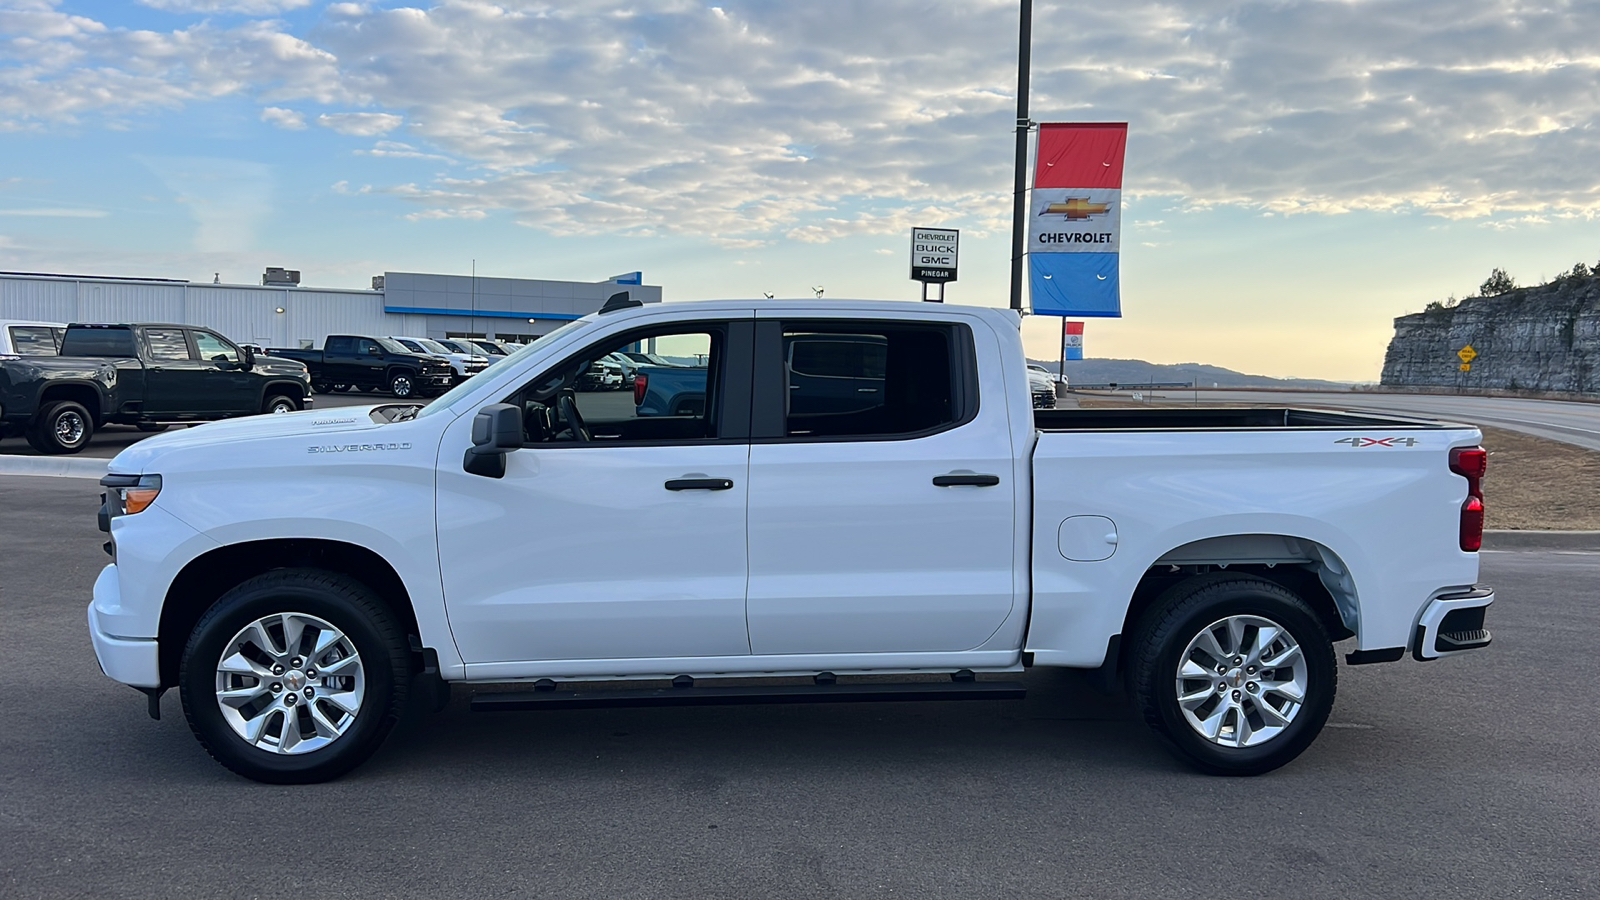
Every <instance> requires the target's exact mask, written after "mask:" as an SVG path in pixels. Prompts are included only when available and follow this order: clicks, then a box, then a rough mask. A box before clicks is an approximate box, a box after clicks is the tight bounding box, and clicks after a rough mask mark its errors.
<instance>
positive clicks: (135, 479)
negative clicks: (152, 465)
mask: <svg viewBox="0 0 1600 900" xmlns="http://www.w3.org/2000/svg"><path fill="white" fill-rule="evenodd" d="M100 485H101V486H102V487H104V488H105V489H106V507H105V508H106V523H107V525H108V526H109V524H110V520H111V519H115V518H116V517H117V516H131V515H133V514H134V513H141V512H144V511H145V510H146V509H149V508H150V504H152V503H154V502H156V497H158V496H160V494H161V476H160V475H107V476H106V477H104V478H102V479H100Z"/></svg>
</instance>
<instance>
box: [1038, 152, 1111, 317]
mask: <svg viewBox="0 0 1600 900" xmlns="http://www.w3.org/2000/svg"><path fill="white" fill-rule="evenodd" d="M1127 144H1128V125H1127V123H1125V122H1091V123H1076V124H1072V123H1054V124H1041V125H1040V126H1039V152H1038V159H1037V161H1036V163H1035V166H1034V175H1033V207H1032V209H1031V211H1030V215H1029V220H1030V221H1031V225H1030V227H1029V229H1028V261H1029V264H1030V265H1029V269H1030V272H1031V277H1030V279H1029V292H1030V294H1031V295H1032V298H1033V311H1034V312H1035V313H1039V314H1042V315H1049V316H1085V317H1087V316H1099V317H1120V316H1121V315H1122V298H1121V292H1120V290H1119V278H1118V266H1117V255H1118V248H1119V247H1120V245H1121V240H1122V236H1121V232H1122V159H1123V151H1124V150H1125V149H1126V148H1127Z"/></svg>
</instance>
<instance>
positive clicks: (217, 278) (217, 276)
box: [211, 272, 222, 284]
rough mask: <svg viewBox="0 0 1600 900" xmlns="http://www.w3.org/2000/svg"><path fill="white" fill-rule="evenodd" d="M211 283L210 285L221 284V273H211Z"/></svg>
mask: <svg viewBox="0 0 1600 900" xmlns="http://www.w3.org/2000/svg"><path fill="white" fill-rule="evenodd" d="M211 283H212V284H221V283H222V273H221V272H212V273H211Z"/></svg>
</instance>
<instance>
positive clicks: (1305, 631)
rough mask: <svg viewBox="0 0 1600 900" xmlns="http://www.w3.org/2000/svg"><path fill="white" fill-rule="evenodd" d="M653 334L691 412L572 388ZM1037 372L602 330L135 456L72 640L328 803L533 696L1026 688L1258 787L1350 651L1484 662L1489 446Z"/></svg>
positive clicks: (946, 307) (116, 464) (1015, 336)
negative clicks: (1155, 400) (410, 400)
mask: <svg viewBox="0 0 1600 900" xmlns="http://www.w3.org/2000/svg"><path fill="white" fill-rule="evenodd" d="M629 307H633V308H629ZM650 339H659V340H661V341H662V343H663V344H671V345H672V346H674V348H675V350H674V352H675V353H676V352H685V351H684V350H680V349H676V348H691V345H692V349H693V353H694V355H695V356H696V357H697V358H698V357H699V356H701V355H704V356H705V358H706V366H705V367H704V370H703V371H704V375H703V378H704V382H703V384H704V386H705V387H704V393H705V396H704V399H703V401H702V402H700V403H698V404H694V405H688V406H684V407H683V408H682V409H679V408H677V407H673V408H672V409H670V410H659V411H657V414H652V415H639V414H637V407H636V406H635V403H638V402H639V401H638V399H637V398H633V399H634V400H635V403H628V402H627V400H628V399H630V398H629V397H628V395H627V394H619V393H614V392H613V393H579V392H576V391H574V390H573V385H574V382H575V381H576V380H577V379H578V378H579V377H581V376H582V375H583V373H585V372H587V371H589V367H590V364H591V363H592V362H593V361H594V360H597V359H600V358H601V357H603V356H605V355H606V354H609V353H612V352H615V351H617V350H618V349H620V348H622V347H626V346H630V345H637V344H638V343H639V342H640V341H645V340H650ZM802 344H805V345H810V346H809V348H808V349H807V351H806V352H805V353H804V354H803V358H802V355H801V354H794V353H793V352H792V351H793V348H795V347H797V346H800V345H802ZM786 348H788V352H786ZM791 355H792V358H791ZM658 372H659V370H658ZM1026 373H1027V366H1026V363H1025V361H1024V357H1023V348H1022V341H1021V336H1020V328H1019V321H1018V317H1017V315H1016V314H1015V313H1012V312H1009V311H1006V310H998V309H981V308H970V307H961V306H956V305H951V304H910V303H896V302H867V301H837V300H830V301H828V302H827V303H825V304H824V303H818V302H815V301H757V302H751V301H714V302H701V303H670V304H649V305H648V306H642V307H641V306H640V305H639V304H637V303H636V302H630V301H625V300H624V301H623V302H621V303H618V302H616V301H615V300H614V301H613V302H611V303H608V304H607V308H606V310H605V311H602V312H600V313H597V314H594V315H590V316H587V317H585V318H583V319H581V320H578V321H576V322H572V323H570V324H568V325H566V326H564V327H562V328H560V329H558V330H557V331H555V332H553V333H551V334H549V335H547V336H545V337H544V338H542V339H540V340H539V341H537V342H535V343H533V344H531V345H529V346H527V347H525V348H523V349H521V350H519V351H517V352H516V353H515V354H513V355H511V356H510V357H509V358H507V359H506V360H504V361H502V362H500V363H499V364H497V365H496V366H494V367H493V368H492V369H490V370H489V371H487V372H485V373H483V374H482V375H480V376H478V377H475V378H473V379H471V380H470V381H468V382H466V383H464V384H462V385H460V386H458V387H456V388H455V389H453V390H452V391H450V392H449V393H447V394H445V395H444V396H442V397H440V398H438V399H437V400H435V401H434V402H433V403H432V404H430V405H428V406H427V407H425V408H418V407H417V406H415V405H411V404H388V405H384V404H379V405H376V406H373V407H369V408H341V409H337V410H332V411H330V410H318V411H316V412H308V413H291V414H288V415H280V416H262V417H257V418H251V419H244V420H239V421H235V422H223V423H217V424H212V425H207V426H206V427H204V428H198V429H193V430H187V431H180V432H174V433H169V434H164V435H160V436H157V437H154V438H151V439H148V440H145V441H142V442H140V443H137V444H134V445H132V446H131V447H129V448H127V449H125V450H123V451H122V452H121V453H120V454H119V455H118V456H117V457H116V459H114V460H113V461H112V462H111V465H110V472H111V474H110V475H108V476H107V477H106V479H105V480H104V481H103V482H102V484H104V485H105V487H106V490H107V501H106V506H105V508H104V509H103V519H102V525H103V528H104V529H105V530H107V531H109V532H110V536H111V540H110V541H109V543H108V544H107V550H108V552H110V553H111V554H112V557H113V562H112V564H111V565H108V566H106V567H105V569H104V570H103V571H102V572H101V574H100V576H99V578H98V580H97V581H96V582H95V587H94V599H93V601H92V602H91V604H90V606H89V610H88V618H89V632H90V637H91V639H92V642H93V644H94V649H95V653H96V655H97V656H98V658H99V661H100V665H101V667H102V668H103V669H104V671H105V672H106V674H107V675H109V676H110V677H111V678H113V679H115V680H117V681H119V682H122V683H124V684H128V685H132V686H134V687H136V688H138V689H139V690H141V691H143V692H145V693H146V694H147V695H148V697H149V698H150V699H149V703H150V710H151V713H152V715H156V714H158V713H159V708H160V707H159V698H160V696H161V693H162V692H163V691H166V690H168V689H170V688H174V687H176V688H177V689H178V690H179V692H180V694H181V696H182V702H183V707H184V710H185V713H186V718H187V720H188V722H189V724H190V725H191V726H192V728H193V730H194V733H195V735H196V736H197V737H198V738H199V740H200V742H201V743H202V744H203V745H204V746H205V748H206V749H207V750H208V751H209V752H210V753H211V755H212V756H214V757H215V758H216V759H217V760H218V761H219V762H221V763H222V764H223V765H225V766H227V767H228V768H230V769H232V770H234V771H235V772H238V773H240V774H242V775H244V776H246V777H249V778H253V779H257V780H260V781H267V782H309V781H318V780H324V779H328V778H333V777H336V776H338V775H339V774H341V773H343V772H345V771H347V770H349V769H350V768H352V767H354V766H356V765H358V764H359V763H360V762H361V761H362V760H364V759H366V758H367V757H368V756H369V755H370V754H371V753H372V752H373V751H374V750H375V749H376V748H377V747H378V745H379V743H380V742H381V741H382V740H383V739H384V737H385V736H386V735H387V734H388V733H389V731H390V728H391V726H392V725H393V724H394V723H395V720H396V718H397V716H398V715H399V713H400V710H401V709H402V708H404V707H405V706H406V701H407V697H408V696H410V695H412V694H414V693H417V692H422V693H424V694H425V695H427V696H429V697H430V698H432V699H434V700H438V699H440V698H441V697H442V696H443V695H444V693H445V691H446V689H447V688H448V686H449V685H452V684H469V685H476V684H489V683H503V682H511V683H517V684H521V685H523V686H524V688H525V690H521V691H493V692H486V693H480V694H477V695H475V697H474V698H473V701H472V706H473V708H474V709H476V710H506V709H561V708H574V707H578V708H588V707H595V706H633V705H641V704H656V703H662V704H672V705H683V704H694V703H715V704H723V703H730V702H772V701H781V702H795V701H840V700H879V699H893V700H928V699H941V700H943V699H952V700H953V699H981V700H1003V699H1015V698H1018V697H1021V696H1023V694H1024V693H1025V691H1026V684H1025V683H1022V682H1016V681H1012V680H1009V678H1010V677H1011V676H1014V675H1016V674H1019V673H1022V672H1023V671H1025V670H1026V669H1027V668H1029V667H1030V666H1055V667H1067V668H1077V669H1086V670H1096V671H1097V672H1098V675H1099V676H1100V677H1103V678H1105V679H1106V680H1107V681H1111V682H1115V681H1116V680H1117V679H1126V683H1127V684H1128V685H1129V688H1130V695H1131V697H1132V701H1133V703H1134V704H1136V705H1137V707H1138V709H1139V711H1140V713H1141V715H1142V717H1143V718H1144V719H1145V720H1146V721H1147V722H1148V723H1150V725H1151V726H1152V727H1153V728H1154V729H1155V730H1156V731H1157V732H1158V733H1159V734H1160V735H1161V736H1162V737H1164V738H1165V739H1166V742H1167V743H1168V744H1169V745H1170V746H1171V747H1172V748H1173V749H1175V750H1176V752H1177V753H1178V754H1179V755H1180V756H1182V757H1183V758H1184V759H1186V760H1188V761H1189V762H1190V763H1191V764H1193V765H1194V766H1195V767H1197V768H1199V769H1200V770H1202V771H1205V772H1211V773H1219V774H1244V775H1249V774H1258V773H1262V772H1266V771H1269V770H1272V769H1274V768H1277V767H1278V766H1281V765H1283V764H1285V763H1287V762H1289V761H1290V760H1293V759H1294V758H1295V757H1297V756H1298V755H1299V754H1300V753H1301V752H1302V751H1303V750H1305V749H1306V747H1307V746H1309V745H1310V744H1311V742H1312V741H1313V739H1315V737H1316V736H1317V734H1318V733H1319V732H1320V731H1321V729H1322V727H1323V724H1324V723H1325V722H1326V720H1327V718H1328V714H1329V711H1330V710H1331V709H1332V707H1333V702H1334V694H1335V687H1336V680H1337V674H1336V657H1335V652H1334V649H1335V648H1334V645H1335V642H1338V641H1344V640H1350V641H1352V644H1351V645H1349V646H1348V647H1347V648H1346V649H1347V650H1348V652H1347V653H1346V655H1345V661H1346V663H1347V664H1351V665H1357V664H1364V663H1378V662H1389V661H1393V660H1399V659H1401V658H1402V657H1403V656H1404V655H1405V654H1407V653H1410V654H1411V655H1412V656H1414V657H1415V658H1416V659H1418V660H1431V659H1437V658H1439V657H1443V656H1452V655H1456V654H1459V653H1463V652H1466V651H1469V650H1473V649H1476V648H1480V647H1484V646H1486V645H1488V643H1489V640H1490V638H1489V633H1488V631H1486V630H1485V629H1484V613H1485V610H1486V609H1487V607H1488V606H1489V605H1490V604H1491V603H1492V602H1493V601H1494V593H1493V591H1492V590H1490V589H1489V588H1487V587H1484V586H1482V585H1480V584H1478V583H1477V582H1478V553H1477V550H1478V547H1479V543H1480V541H1481V538H1482V527H1483V500H1482V490H1481V484H1482V478H1483V474H1484V463H1485V458H1486V457H1485V453H1484V451H1483V450H1482V449H1481V448H1480V447H1479V446H1478V442H1479V440H1480V433H1479V432H1478V430H1477V429H1475V428H1473V427H1470V426H1465V425H1452V424H1442V423H1438V422H1431V421H1426V420H1421V419H1414V418H1402V417H1390V416H1383V415H1377V414H1357V413H1350V412H1335V411H1327V410H1314V409H1293V408H1288V409H1285V408H1279V409H1243V408H1238V409H1154V408H1140V409H1081V410H1079V409H1072V410H1045V411H1035V410H1033V409H1032V408H1031V401H1030V399H1029V390H1028V378H1027V374H1026ZM685 377H687V376H685ZM636 393H638V392H636ZM644 393H648V391H645V392H644ZM618 522H625V523H626V528H625V530H624V532H622V533H623V535H624V536H625V540H620V541H619V540H618V535H619V532H618V530H617V529H618ZM900 673H904V674H907V675H918V676H924V677H922V678H919V679H915V680H906V681H904V682H899V683H896V682H892V681H890V682H886V681H884V680H882V676H884V675H894V674H900ZM928 674H944V675H947V676H948V680H944V681H929V680H927V679H926V677H925V676H927V675H928ZM773 675H785V676H805V677H807V678H808V679H809V681H808V682H807V683H805V684H782V685H776V686H774V685H772V684H770V683H769V682H765V681H756V680H754V679H765V678H769V677H770V676H773ZM866 675H871V676H876V677H874V678H871V679H861V678H857V677H856V676H866ZM706 678H715V679H718V681H719V682H721V683H720V684H719V685H717V686H703V685H701V686H696V685H697V682H698V681H699V680H700V679H706ZM644 679H661V680H668V679H670V680H671V682H672V684H673V687H663V686H660V685H648V686H645V687H643V688H641V687H639V686H638V685H637V682H638V681H639V680H644ZM730 679H733V680H738V679H752V680H746V681H743V682H738V681H735V683H732V684H730V683H728V680H730ZM597 681H598V682H612V683H614V687H615V689H614V690H594V689H583V690H577V689H572V688H570V687H566V686H564V685H567V684H569V683H572V682H597ZM1393 689H1394V690H1406V689H1407V687H1406V683H1405V682H1404V681H1403V680H1397V681H1395V682H1394V683H1393ZM1411 689H1413V690H1419V691H1420V690H1421V689H1422V688H1421V684H1420V683H1415V684H1413V685H1412V687H1411ZM1413 702H1415V703H1418V704H1424V703H1426V702H1428V701H1427V700H1426V698H1421V697H1419V698H1417V699H1416V700H1415V701H1413Z"/></svg>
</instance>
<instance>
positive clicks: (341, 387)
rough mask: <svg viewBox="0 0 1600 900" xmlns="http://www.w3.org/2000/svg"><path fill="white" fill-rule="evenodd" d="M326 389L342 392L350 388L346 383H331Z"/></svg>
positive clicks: (336, 392) (337, 392)
mask: <svg viewBox="0 0 1600 900" xmlns="http://www.w3.org/2000/svg"><path fill="white" fill-rule="evenodd" d="M328 389H329V390H331V391H333V392H334V393H335V394H342V393H344V392H345V391H348V390H350V385H348V384H333V385H329V386H328Z"/></svg>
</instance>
